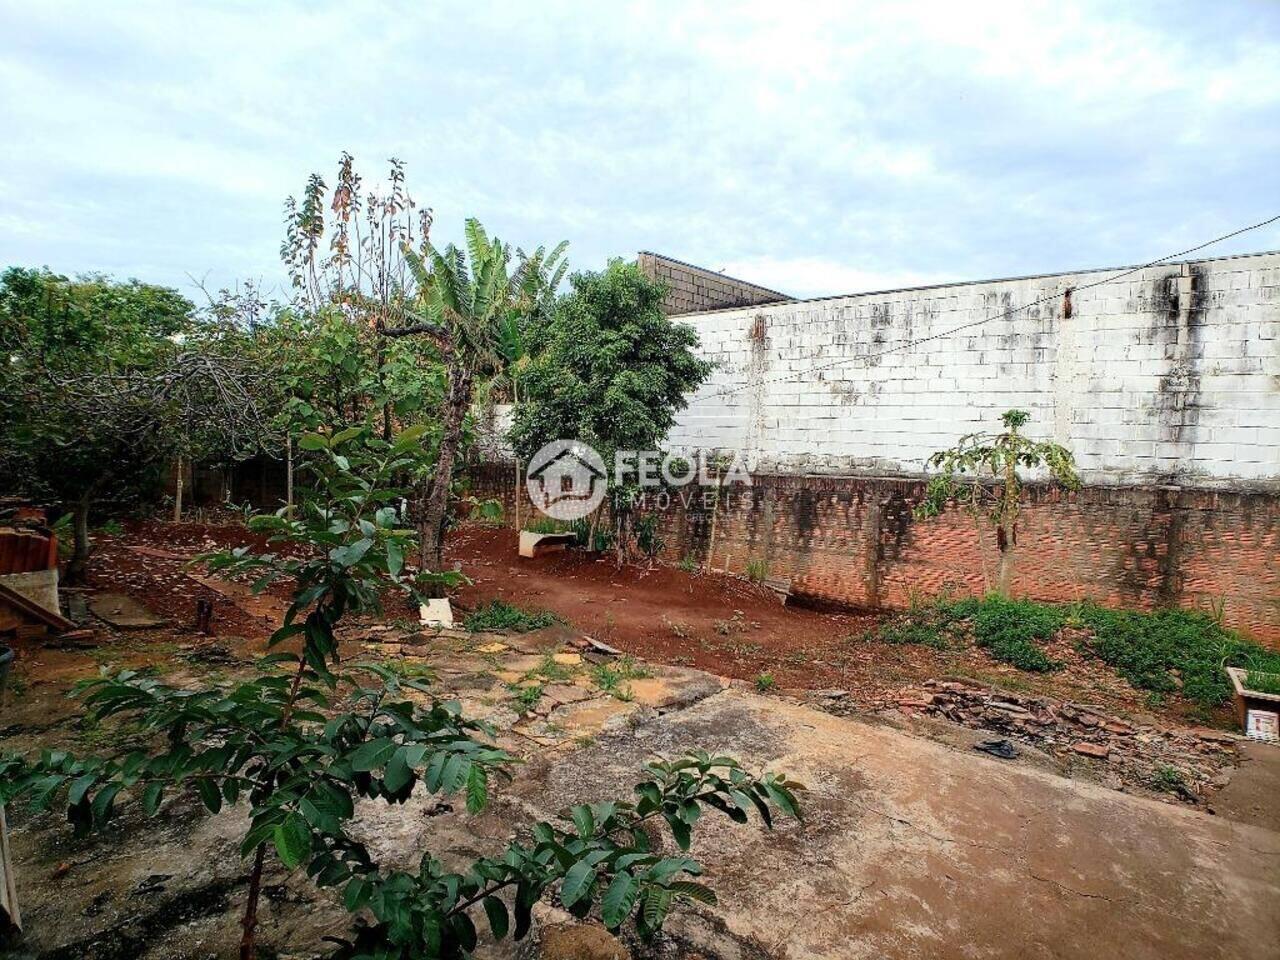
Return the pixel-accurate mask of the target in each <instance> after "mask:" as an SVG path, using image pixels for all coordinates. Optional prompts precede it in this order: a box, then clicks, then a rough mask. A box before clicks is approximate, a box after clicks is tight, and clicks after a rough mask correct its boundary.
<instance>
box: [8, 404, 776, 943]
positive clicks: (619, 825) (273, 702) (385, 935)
mask: <svg viewBox="0 0 1280 960" xmlns="http://www.w3.org/2000/svg"><path fill="white" fill-rule="evenodd" d="M417 429H421V428H417ZM418 439H419V438H418V436H417V430H415V429H411V430H408V431H405V432H404V433H402V434H401V435H400V436H399V437H398V438H397V439H396V441H395V442H394V443H387V442H385V441H383V440H381V438H379V437H377V436H371V435H370V434H369V432H368V430H367V429H361V428H349V429H347V430H343V431H341V432H339V433H336V434H332V435H330V434H323V433H310V434H307V435H306V436H304V437H303V439H302V441H301V446H303V448H304V449H306V450H307V451H308V452H309V453H310V454H311V455H312V459H311V460H309V461H308V466H309V469H312V470H314V471H315V473H316V478H317V482H316V487H315V492H314V495H313V496H310V497H309V498H307V499H306V501H305V502H304V503H303V504H302V507H301V509H300V511H298V515H297V516H296V517H290V516H288V515H286V513H285V511H283V510H282V511H280V512H278V513H276V514H274V515H267V516H259V517H255V518H254V519H253V521H252V522H251V528H252V529H253V530H255V531H259V532H265V533H267V534H269V535H270V538H271V540H272V541H273V542H279V543H281V544H287V545H288V546H289V547H290V549H289V550H288V552H287V553H283V554H274V553H264V554H254V553H252V552H250V550H249V549H248V548H240V549H237V550H235V551H232V552H231V553H224V554H219V555H215V556H214V557H212V558H211V559H212V562H213V566H214V567H215V568H216V569H219V570H222V571H224V572H225V573H227V574H229V575H235V574H239V573H248V572H252V573H254V574H257V575H258V579H257V581H256V583H255V589H258V590H261V589H265V587H266V586H267V585H268V584H269V583H270V582H271V581H272V580H273V579H275V578H277V577H287V578H291V579H292V581H293V597H292V602H291V604H290V606H289V609H288V611H287V613H286V614H285V618H284V623H283V624H282V626H281V627H280V629H278V630H277V631H276V632H275V634H273V636H272V638H271V641H270V644H271V646H273V647H281V648H282V649H281V650H280V651H279V652H276V653H273V654H271V655H270V656H268V657H266V658H265V659H264V660H263V661H262V662H261V673H260V674H259V675H258V676H257V677H255V678H254V679H251V680H248V681H245V682H242V683H238V684H236V685H235V686H234V687H233V688H232V689H231V690H230V691H227V690H224V689H221V688H218V687H213V688H208V689H204V690H181V689H177V688H173V687H170V686H167V685H165V684H162V683H160V682H159V681H157V680H154V679H150V678H143V677H138V676H136V675H134V674H132V673H129V672H125V673H121V674H118V675H116V676H104V677H103V678H102V679H100V680H97V681H93V682H91V683H89V684H87V685H86V686H85V688H84V690H83V694H84V695H85V697H86V700H87V707H88V710H89V712H90V714H91V716H93V717H94V718H96V719H98V720H105V719H108V718H112V717H116V718H121V719H126V720H129V721H132V722H133V723H134V724H135V725H136V726H137V727H138V728H139V729H141V730H143V731H144V732H145V733H146V734H148V735H150V737H151V740H150V741H149V743H146V744H144V745H141V746H138V745H129V746H125V747H123V748H122V749H121V750H120V751H119V752H117V753H115V754H112V755H109V756H105V757H88V758H77V757H72V756H71V755H69V754H68V753H66V752H63V751H45V752H44V753H43V754H41V755H40V756H39V757H37V758H24V757H19V756H13V755H9V756H3V757H0V803H5V802H11V801H13V800H14V799H16V798H19V797H25V798H26V799H27V800H28V801H29V802H30V803H31V804H32V805H33V806H34V807H36V808H37V809H39V808H44V807H48V806H50V805H51V804H53V803H54V802H60V803H63V804H65V805H66V807H67V811H68V815H69V818H70V820H71V822H72V823H73V824H74V825H75V826H76V828H77V829H78V830H80V831H87V830H91V829H94V828H96V827H100V826H101V825H103V824H104V823H106V822H107V821H108V820H109V819H110V817H111V816H112V814H113V813H114V811H115V809H116V806H117V801H118V799H119V798H120V797H121V796H122V795H126V796H132V797H133V798H135V799H136V800H138V801H139V802H140V803H141V805H142V808H143V810H144V811H145V812H146V813H147V814H148V815H150V816H154V815H156V813H157V812H158V811H160V809H161V808H162V804H163V802H164V798H165V796H166V794H169V795H172V794H173V793H179V792H189V793H192V794H194V795H195V796H197V797H198V798H199V799H200V801H201V802H202V803H203V804H204V806H205V807H206V808H208V810H209V811H211V812H214V813H216V812H218V811H219V810H220V809H222V807H223V806H225V805H230V804H234V803H236V802H237V801H239V800H240V799H241V798H245V799H246V800H247V801H248V803H249V805H250V818H251V819H250V825H249V827H248V830H247V832H246V833H245V835H244V838H243V840H242V842H241V845H240V851H241V855H242V856H245V857H252V866H251V867H250V868H249V882H248V897H247V900H246V904H245V911H244V916H243V921H242V925H243V934H242V938H241V947H240V956H241V958H242V960H251V958H252V957H253V956H254V955H255V951H256V927H257V905H258V900H259V897H260V895H261V890H262V876H263V870H264V865H265V862H266V858H267V857H268V856H269V855H272V854H274V856H276V857H278V858H279V860H280V861H281V863H282V864H283V865H284V866H285V867H287V868H289V869H294V868H299V869H304V870H305V871H306V873H307V875H308V876H309V877H310V878H311V879H312V880H313V881H314V882H315V883H316V884H317V885H318V886H320V887H324V888H334V889H336V890H341V895H342V901H343V903H344V904H345V906H346V908H347V909H348V910H350V911H352V912H353V913H354V912H356V911H360V910H364V909H366V908H367V910H368V911H370V912H371V913H372V915H373V917H374V920H375V922H374V924H372V925H371V926H366V927H365V928H363V929H361V930H359V931H358V932H357V933H356V935H355V937H354V939H353V940H352V941H351V942H349V943H348V945H347V948H348V952H349V955H351V956H355V957H360V958H369V960H372V958H378V960H419V958H423V960H425V958H446V960H453V958H461V957H465V956H467V955H469V953H470V951H471V950H472V949H473V948H474V947H475V944H476V936H477V934H476V925H475V921H474V920H473V916H478V915H479V914H480V913H481V912H483V914H484V916H485V918H486V919H487V921H488V924H489V927H490V929H491V930H492V932H493V934H494V936H495V937H497V938H499V939H501V938H502V937H505V936H506V935H507V934H508V932H511V933H513V934H514V936H515V938H516V939H520V938H522V937H523V936H524V935H525V934H526V933H527V932H528V930H529V927H530V920H531V910H532V907H533V905H534V904H535V903H536V902H538V901H539V900H541V899H542V898H544V897H545V896H547V895H548V894H549V893H551V892H552V891H555V892H556V893H557V894H558V897H559V900H560V903H561V904H562V905H563V906H564V907H565V908H566V909H568V910H569V911H571V912H572V913H574V914H575V915H577V916H579V917H584V916H586V915H587V914H588V913H590V912H591V911H592V910H593V909H595V908H596V907H597V906H598V908H599V910H600V915H601V917H602V919H603V921H604V922H605V924H606V925H607V926H609V927H610V928H617V927H618V926H620V925H621V924H623V923H624V922H626V921H627V920H628V919H629V918H630V917H631V916H633V915H634V916H635V918H636V924H637V927H638V928H639V931H640V932H641V934H642V935H646V936H649V935H652V934H653V933H654V932H655V931H656V930H658V929H659V928H660V927H661V926H662V923H663V920H664V919H665V917H666V915H667V913H668V911H669V910H670V909H671V907H672V906H673V905H674V904H676V903H679V902H682V901H689V900H694V901H702V902H714V895H713V894H712V892H711V891H710V890H709V889H708V888H706V887H704V886H702V885H701V884H699V883H698V882H697V881H696V880H694V879H693V878H694V877H696V876H697V875H698V874H699V873H700V872H701V868H700V866H699V865H698V863H697V861H695V860H693V859H692V858H690V857H688V856H686V855H685V852H686V851H688V849H689V846H690V839H691V832H692V829H693V826H694V825H695V824H696V823H697V822H698V820H699V818H700V816H701V815H702V813H703V812H704V810H706V809H712V810H718V811H720V812H722V813H724V814H726V815H727V816H729V817H730V818H731V819H732V820H734V821H736V822H739V823H744V822H746V820H747V818H748V816H749V815H750V814H752V813H755V814H758V815H759V816H760V817H761V818H762V819H763V820H764V822H765V823H766V824H770V823H771V822H772V816H773V812H774V811H775V810H780V811H782V812H784V813H786V814H789V815H792V816H798V810H797V806H796V801H795V797H794V796H793V794H792V789H793V788H794V787H795V786H796V785H795V784H792V783H790V782H788V781H787V780H786V778H785V777H781V776H778V775H775V774H766V775H764V776H762V777H753V776H751V775H750V774H748V773H747V772H746V771H744V770H743V769H742V768H741V767H740V766H739V765H738V764H737V762H735V761H734V760H733V759H731V758H729V757H720V756H715V757H713V756H710V755H708V754H706V753H703V752H697V753H694V754H691V755H690V756H688V757H686V758H683V759H679V760H676V761H672V762H667V761H662V760H656V761H654V762H652V763H650V764H648V765H647V767H646V777H645V779H643V780H642V781H641V782H640V783H638V784H637V785H636V787H635V791H634V798H633V799H627V800H617V801H606V802H600V803H592V804H581V805H578V806H575V807H573V808H572V809H570V810H567V811H564V812H563V814H562V815H561V817H560V819H559V821H558V822H540V823H536V824H534V825H533V826H532V828H531V830H529V831H528V832H527V833H526V834H524V835H522V837H521V838H520V839H518V840H516V841H514V842H512V843H510V844H509V845H508V846H507V847H506V849H505V850H503V851H502V852H501V853H500V855H498V856H496V857H482V858H480V859H478V860H476V861H475V862H474V863H472V864H471V865H470V866H469V867H468V868H467V869H465V870H463V871H461V872H454V871H449V870H447V869H446V868H445V867H444V866H443V865H442V864H441V863H440V861H439V860H437V859H435V858H434V857H433V856H432V855H431V853H430V852H427V853H426V854H424V855H423V857H422V859H421V862H420V865H419V867H418V869H417V870H416V871H413V872H410V871H404V870H393V869H387V868H384V867H382V866H381V865H380V864H379V863H377V862H376V861H375V860H374V859H373V857H372V855H371V853H370V851H369V849H368V848H367V846H366V845H365V844H364V843H363V842H361V841H360V840H359V839H358V838H357V836H355V835H353V832H352V831H351V830H350V829H349V828H350V826H351V824H352V823H353V822H354V820H355V818H356V811H357V808H356V801H357V799H360V798H364V799H372V800H383V801H385V802H388V803H403V802H404V801H406V800H407V799H408V798H409V797H410V796H411V795H412V794H413V792H414V791H415V790H417V789H419V788H421V789H425V790H426V791H428V792H430V793H440V794H454V793H461V794H462V795H463V796H464V797H465V800H466V806H467V809H468V810H470V811H471V812H477V811H479V810H480V809H482V808H483V807H484V806H485V804H486V802H487V800H488V797H489V793H490V789H491V784H492V781H493V779H494V778H495V777H497V776H503V775H505V771H506V768H507V767H508V766H509V765H510V764H511V762H512V760H511V758H510V757H509V756H508V755H507V754H506V753H504V752H503V751H502V750H500V749H498V748H497V747H495V746H494V745H493V744H492V743H491V742H490V738H491V737H492V733H493V732H492V731H491V730H489V729H488V728H487V727H486V726H485V725H483V724H481V723H476V722H473V721H469V720H467V719H465V718H464V717H463V716H461V714H460V711H459V707H458V704H457V703H456V702H441V701H432V702H431V703H430V706H427V707H423V706H420V705H418V704H417V703H415V702H414V701H412V700H409V699H407V698H404V697H403V688H406V687H407V688H413V689H414V690H417V691H419V692H422V693H429V689H428V688H427V687H425V686H424V685H423V684H421V683H419V682H417V681H412V680H403V679H398V678H397V676H396V675H395V673H394V672H393V671H390V670H387V669H385V668H383V667H380V666H377V665H357V666H354V667H351V666H345V667H344V666H342V660H341V657H340V655H339V652H340V651H339V640H338V636H337V630H336V628H337V627H338V625H339V623H340V622H341V621H342V620H343V619H344V618H345V617H347V616H349V615H351V614H360V613H365V614H377V613H378V611H379V610H380V600H379V597H380V591H381V589H382V588H384V587H395V588H399V589H401V590H403V591H406V592H408V593H410V594H416V592H417V590H418V589H419V587H421V586H422V585H423V584H424V583H426V582H429V581H430V580H433V579H438V578H439V577H440V575H438V574H427V573H420V574H417V575H416V576H412V577H410V576H407V575H406V573H405V567H404V557H405V555H406V554H407V553H408V552H409V551H410V550H411V549H412V548H413V546H414V542H413V541H414V531H412V530H410V529H403V528H401V527H400V526H399V525H398V521H397V514H396V511H395V509H394V508H393V506H392V504H393V503H394V502H395V501H396V499H397V498H398V497H399V496H400V495H401V494H402V493H403V490H401V489H399V488H397V487H396V486H395V485H394V478H395V477H397V476H401V475H403V474H404V473H405V471H406V470H407V468H409V467H411V466H412V464H411V463H409V462H406V461H411V460H412V459H414V458H415V457H417V456H420V453H419V450H420V448H419V446H418V444H417V442H416V441H417V440H418ZM299 546H303V547H304V548H306V549H305V550H304V551H303V552H302V553H301V554H299V551H298V550H297V547H299ZM286 647H287V648H293V650H296V651H297V652H293V650H288V649H284V648H286ZM281 668H283V669H281ZM661 824H665V825H666V828H667V830H668V831H669V832H670V834H671V837H672V838H673V840H674V842H675V845H676V846H677V847H678V848H679V849H680V851H681V852H680V853H678V854H675V855H671V856H668V855H664V854H663V853H662V852H661V851H660V850H658V849H656V848H655V846H654V843H653V836H654V835H653V833H652V830H653V828H654V827H655V826H658V825H661ZM513 918H514V922H513Z"/></svg>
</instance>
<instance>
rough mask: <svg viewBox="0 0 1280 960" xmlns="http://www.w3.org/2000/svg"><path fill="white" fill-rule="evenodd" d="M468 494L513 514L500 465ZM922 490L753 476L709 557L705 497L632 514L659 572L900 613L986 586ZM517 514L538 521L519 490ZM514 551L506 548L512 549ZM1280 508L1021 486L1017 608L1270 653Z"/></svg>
mask: <svg viewBox="0 0 1280 960" xmlns="http://www.w3.org/2000/svg"><path fill="white" fill-rule="evenodd" d="M472 482H473V490H474V492H476V493H477V494H478V495H480V496H486V497H487V496H492V497H497V498H499V499H501V500H502V502H503V504H504V507H505V510H506V512H505V516H506V517H507V519H508V521H510V520H511V519H512V518H513V516H514V510H515V506H514V504H515V499H514V496H513V493H514V492H515V491H516V487H515V484H514V482H513V473H512V469H511V466H510V465H509V464H484V465H481V466H479V467H477V468H475V469H474V470H473V473H472ZM923 492H924V482H923V481H921V480H909V479H891V478H877V477H822V476H803V477H802V476H780V475H776V474H775V475H769V474H764V475H759V476H756V477H755V478H753V483H752V485H751V486H750V487H736V488H733V489H731V490H729V489H727V490H726V491H724V492H723V493H722V494H721V496H720V498H719V500H718V504H719V505H718V507H717V508H716V509H717V514H718V519H717V521H716V532H715V541H714V544H713V543H712V540H711V510H712V506H713V505H715V504H716V503H717V500H716V497H715V495H714V491H712V489H711V488H709V487H708V488H705V489H704V488H697V487H685V488H682V490H681V491H680V492H679V493H677V494H676V495H674V496H672V497H671V498H669V499H655V500H653V501H651V502H649V503H647V504H645V505H643V506H642V507H641V510H642V512H649V513H653V514H654V515H656V516H658V517H659V523H660V529H661V531H662V536H663V538H664V539H665V541H666V549H665V559H667V560H669V561H671V562H678V561H679V560H681V559H684V558H685V557H692V558H694V559H695V560H696V561H697V562H698V564H699V566H700V567H701V566H702V564H704V563H705V561H706V560H707V558H708V556H710V559H711V566H712V568H713V569H715V570H718V571H725V572H729V573H733V574H738V575H742V574H745V573H746V572H747V570H748V564H750V563H752V562H753V561H757V562H762V563H763V564H764V565H765V567H766V570H767V576H768V577H769V578H770V579H776V580H782V581H786V582H787V583H788V584H789V585H790V588H791V591H792V594H793V595H794V596H796V597H798V598H800V599H801V600H802V601H809V602H819V603H829V604H833V605H840V606H852V607H858V608H866V609H879V608H887V609H901V608H904V607H906V606H908V605H909V604H910V603H911V601H912V600H913V599H915V598H925V597H931V596H937V595H939V594H943V593H949V594H951V595H954V596H963V595H970V594H979V595H980V594H982V593H984V592H986V591H987V590H989V589H991V587H992V585H993V584H994V578H995V571H996V567H997V562H998V556H999V554H998V550H997V547H996V544H995V537H994V535H993V534H992V532H991V529H990V527H988V526H986V525H979V524H975V523H974V521H973V518H972V517H970V516H969V515H968V514H967V513H964V512H962V511H959V510H950V511H947V512H946V513H944V514H943V515H942V516H941V517H938V518H935V519H932V520H925V521H918V520H915V519H913V517H912V512H911V508H912V507H913V506H914V505H915V504H916V503H917V502H919V499H920V497H921V495H922V494H923ZM519 493H520V495H521V497H522V501H521V508H520V512H521V517H522V518H523V519H525V520H527V519H528V518H529V517H530V516H533V515H535V512H534V511H533V508H532V505H531V504H530V503H529V500H528V497H527V496H526V495H524V491H523V490H520V491H519ZM513 549H514V547H513ZM1278 558H1280V498H1278V497H1276V496H1274V495H1271V494H1266V493H1225V492H1219V491H1211V490H1178V489H1173V488H1163V487H1114V486H1112V487H1086V488H1084V489H1082V490H1080V491H1078V492H1076V493H1071V494H1067V493H1063V492H1062V491H1059V490H1054V489H1050V488H1046V487H1039V486H1031V487H1028V488H1027V490H1026V493H1025V497H1024V504H1023V507H1022V510H1021V513H1020V515H1019V519H1018V527H1017V545H1016V546H1015V547H1014V567H1013V569H1014V576H1013V581H1012V584H1011V587H1012V590H1013V592H1014V594H1015V595H1017V596H1023V597H1030V598H1033V599H1037V600H1043V601H1047V602H1071V601H1077V600H1093V601H1095V602H1098V603H1102V604H1105V605H1107V606H1112V607H1123V608H1132V609H1141V610H1151V609H1156V608H1160V607H1185V608H1190V609H1199V610H1205V611H1211V610H1216V609H1218V608H1221V610H1222V614H1223V617H1224V619H1225V622H1226V623H1227V624H1228V625H1229V626H1231V627H1233V628H1235V629H1238V630H1241V631H1243V632H1244V633H1245V634H1247V635H1248V636H1250V637H1252V638H1253V639H1255V640H1257V641H1258V642H1260V643H1264V644H1267V645H1269V646H1271V647H1274V648H1278V649H1280V560H1278Z"/></svg>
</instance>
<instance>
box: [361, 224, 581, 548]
mask: <svg viewBox="0 0 1280 960" xmlns="http://www.w3.org/2000/svg"><path fill="white" fill-rule="evenodd" d="M465 234H466V247H467V248H466V250H465V251H464V250H461V249H459V248H458V247H456V246H454V245H453V244H450V245H448V246H447V247H445V248H444V249H443V250H439V249H437V248H435V247H434V246H432V245H431V244H430V243H426V244H425V245H424V253H423V254H422V255H420V254H419V253H418V251H416V250H414V249H413V248H412V247H410V246H408V245H407V244H405V245H404V246H403V247H402V252H403V254H404V258H405V262H406V263H407V264H408V266H409V269H410V271H411V273H412V274H413V277H414V280H415V281H416V283H417V287H418V295H417V299H416V301H415V302H414V304H412V305H411V307H410V309H409V310H408V311H407V314H408V319H409V321H410V322H409V323H407V324H406V325H405V326H402V327H397V328H394V329H392V328H386V327H383V328H382V332H383V333H384V334H386V335H388V336H410V335H423V336H426V337H428V338H429V339H431V340H432V341H434V343H435V344H436V346H437V348H438V349H439V351H440V354H441V356H442V358H443V360H444V364H445V368H446V370H447V371H448V382H447V385H446V387H445V400H444V407H443V410H442V415H441V439H440V448H439V454H438V457H437V461H436V467H435V470H434V472H433V473H432V475H431V476H430V477H428V478H427V479H426V480H425V481H424V483H423V488H422V491H421V501H420V503H421V506H420V516H419V521H418V529H419V534H420V537H421V547H420V551H421V554H420V560H421V563H422V566H423V568H424V569H428V570H436V571H438V570H440V569H441V567H442V566H443V559H444V557H443V552H444V534H445V530H446V528H447V520H448V509H449V490H450V487H451V485H452V481H453V470H454V466H455V465H456V463H457V461H458V456H459V452H460V450H461V447H462V440H463V435H464V428H465V424H466V415H467V411H468V410H469V409H470V408H471V403H472V400H473V399H474V396H475V390H476V385H477V383H478V382H483V381H484V380H486V379H489V378H492V377H495V376H497V375H499V374H501V373H503V371H505V370H508V369H510V368H511V367H512V366H513V364H514V363H515V362H517V361H518V359H519V357H518V355H517V354H518V353H522V350H518V349H517V348H516V346H515V345H516V344H517V343H518V342H519V340H520V338H519V336H518V335H519V333H520V331H521V328H522V326H523V324H524V323H525V322H526V321H527V319H528V318H529V317H530V316H532V315H533V314H534V313H535V312H536V311H537V310H538V309H540V308H541V307H540V305H541V304H544V303H545V302H546V297H547V293H546V289H547V284H549V283H558V281H559V279H560V277H561V276H562V275H563V266H562V265H561V266H559V267H557V266H555V261H557V260H559V258H560V256H561V255H562V254H563V249H564V245H563V244H561V245H560V246H558V247H556V249H555V250H554V251H553V252H552V254H551V256H550V257H548V256H547V255H545V254H544V253H543V250H542V248H539V249H538V250H537V251H535V254H534V255H533V256H524V255H523V253H521V255H520V263H519V265H518V267H517V269H516V271H515V273H514V274H513V273H511V272H510V269H509V268H510V265H511V259H512V254H511V248H510V247H509V246H507V245H506V244H504V243H503V242H502V241H501V240H499V239H498V238H497V237H492V238H491V237H489V236H488V234H487V233H485V229H484V227H483V226H481V224H480V221H478V220H476V219H474V218H472V219H469V220H467V222H466V230H465ZM549 260H550V261H551V266H550V267H548V261H549ZM550 289H551V290H554V286H552V287H550Z"/></svg>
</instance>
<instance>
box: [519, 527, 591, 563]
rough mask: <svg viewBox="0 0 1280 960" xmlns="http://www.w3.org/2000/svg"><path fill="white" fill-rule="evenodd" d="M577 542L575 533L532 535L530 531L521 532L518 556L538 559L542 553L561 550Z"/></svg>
mask: <svg viewBox="0 0 1280 960" xmlns="http://www.w3.org/2000/svg"><path fill="white" fill-rule="evenodd" d="M577 540H578V535H577V534H576V533H534V532H533V531H532V530H521V531H520V556H522V557H530V558H532V557H540V556H542V554H544V553H553V552H554V551H556V550H563V549H565V547H567V546H569V545H570V544H572V543H576V542H577Z"/></svg>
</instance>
